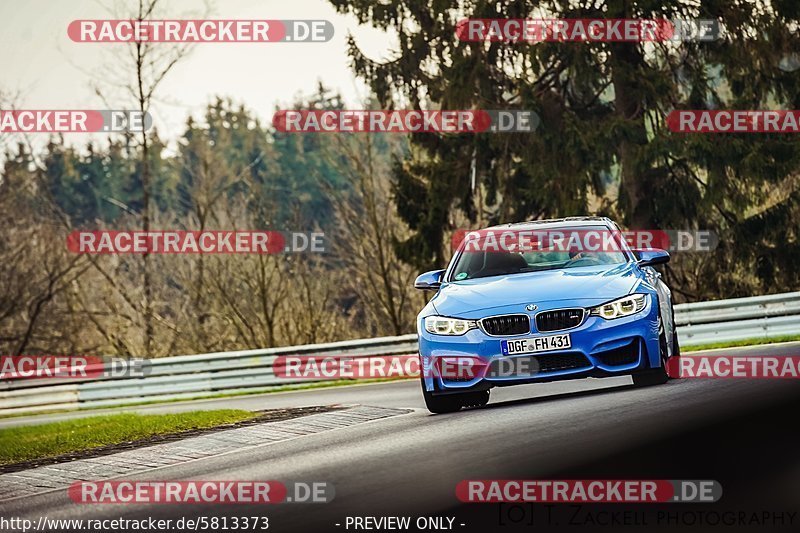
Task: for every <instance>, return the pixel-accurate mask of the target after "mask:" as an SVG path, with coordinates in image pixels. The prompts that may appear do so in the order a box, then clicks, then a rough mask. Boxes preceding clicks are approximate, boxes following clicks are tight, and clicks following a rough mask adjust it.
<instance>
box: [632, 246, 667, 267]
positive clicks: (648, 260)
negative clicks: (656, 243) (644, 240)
mask: <svg viewBox="0 0 800 533" xmlns="http://www.w3.org/2000/svg"><path fill="white" fill-rule="evenodd" d="M634 253H635V254H636V257H638V258H639V266H640V267H645V266H653V265H663V264H664V263H669V252H668V251H666V250H659V249H657V248H650V249H647V250H635V252H634Z"/></svg>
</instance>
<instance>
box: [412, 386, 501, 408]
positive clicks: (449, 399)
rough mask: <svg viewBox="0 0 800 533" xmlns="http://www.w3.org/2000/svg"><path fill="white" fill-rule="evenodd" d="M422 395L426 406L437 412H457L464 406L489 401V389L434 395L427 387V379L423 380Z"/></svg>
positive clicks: (483, 403) (472, 405)
mask: <svg viewBox="0 0 800 533" xmlns="http://www.w3.org/2000/svg"><path fill="white" fill-rule="evenodd" d="M422 397H423V398H424V399H425V407H427V408H428V411H430V412H431V413H435V414H444V413H455V412H456V411H458V410H459V409H461V408H462V407H483V406H484V405H486V404H487V403H489V391H488V390H486V391H478V392H465V393H462V394H444V395H441V396H438V395H437V396H434V395H433V393H432V392H429V391H427V390H426V389H425V380H424V379H423V380H422Z"/></svg>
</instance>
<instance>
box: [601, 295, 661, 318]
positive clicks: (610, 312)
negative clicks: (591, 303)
mask: <svg viewBox="0 0 800 533" xmlns="http://www.w3.org/2000/svg"><path fill="white" fill-rule="evenodd" d="M645 305H647V295H646V294H631V295H630V296H625V297H624V298H620V299H619V300H614V301H613V302H608V303H606V304H603V305H598V306H597V307H592V308H591V309H589V315H591V316H599V317H603V318H605V319H606V320H611V319H614V318H620V317H623V316H628V315H633V314H636V313H638V312H639V311H641V310H642V309H644V306H645Z"/></svg>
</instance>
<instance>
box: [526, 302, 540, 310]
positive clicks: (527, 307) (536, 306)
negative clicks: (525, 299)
mask: <svg viewBox="0 0 800 533" xmlns="http://www.w3.org/2000/svg"><path fill="white" fill-rule="evenodd" d="M537 309H539V306H538V305H536V304H528V305H526V306H525V310H526V311H536V310H537Z"/></svg>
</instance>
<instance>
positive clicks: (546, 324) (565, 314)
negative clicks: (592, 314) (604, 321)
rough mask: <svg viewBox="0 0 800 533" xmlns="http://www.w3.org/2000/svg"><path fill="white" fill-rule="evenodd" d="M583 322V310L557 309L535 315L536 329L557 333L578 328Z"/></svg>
mask: <svg viewBox="0 0 800 533" xmlns="http://www.w3.org/2000/svg"><path fill="white" fill-rule="evenodd" d="M581 322H583V309H559V310H557V311H544V312H542V313H539V314H538V315H536V329H537V330H539V331H558V330H560V329H570V328H574V327H576V326H579V325H580V323H581Z"/></svg>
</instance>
